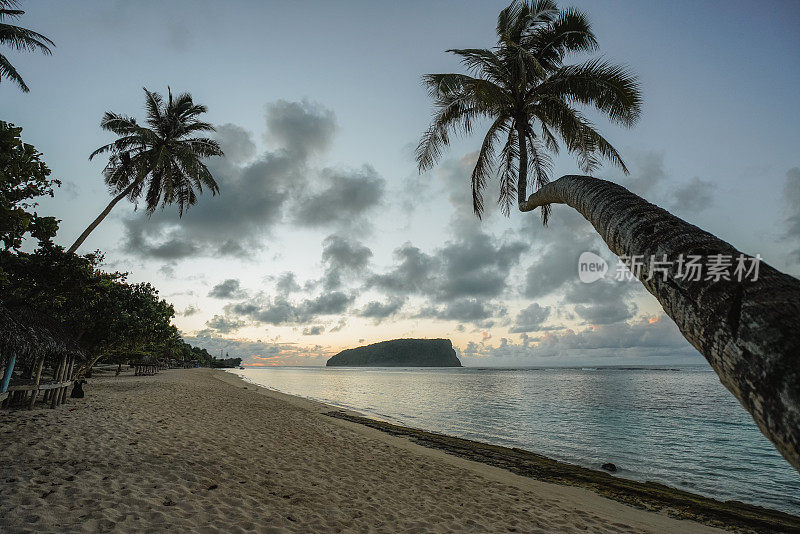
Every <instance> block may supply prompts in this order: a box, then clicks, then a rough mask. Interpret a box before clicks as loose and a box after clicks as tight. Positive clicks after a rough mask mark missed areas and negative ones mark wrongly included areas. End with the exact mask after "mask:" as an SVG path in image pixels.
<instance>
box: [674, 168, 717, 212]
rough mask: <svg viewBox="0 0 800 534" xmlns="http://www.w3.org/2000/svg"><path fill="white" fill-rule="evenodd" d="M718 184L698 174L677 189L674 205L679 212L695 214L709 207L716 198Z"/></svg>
mask: <svg viewBox="0 0 800 534" xmlns="http://www.w3.org/2000/svg"><path fill="white" fill-rule="evenodd" d="M715 189H716V186H715V185H714V184H713V183H711V182H709V181H707V180H701V179H700V178H697V177H696V176H695V177H694V178H692V179H691V180H690V181H689V183H687V184H685V185H682V186H681V187H678V188H677V189H675V192H674V197H675V199H674V202H673V203H672V207H673V209H674V210H675V211H677V212H679V213H686V214H694V213H698V212H700V211H703V210H704V209H706V208H708V207H709V206H710V205H711V203H712V201H713V200H714V190H715Z"/></svg>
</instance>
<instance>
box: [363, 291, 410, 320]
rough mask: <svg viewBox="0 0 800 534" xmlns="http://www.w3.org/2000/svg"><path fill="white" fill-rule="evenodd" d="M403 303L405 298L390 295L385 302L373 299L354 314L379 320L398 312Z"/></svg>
mask: <svg viewBox="0 0 800 534" xmlns="http://www.w3.org/2000/svg"><path fill="white" fill-rule="evenodd" d="M404 303H405V299H404V298H399V297H392V298H390V299H389V300H388V301H386V302H378V301H375V300H373V301H371V302H369V303H367V305H366V306H364V307H363V308H362V309H361V310H359V311H358V312H357V313H356V315H358V316H359V317H367V318H369V319H375V321H376V322H380V321H382V320H383V319H386V318H387V317H390V316H392V315H394V314H396V313H398V312H399V311H400V310H401V309H402V308H403V304H404Z"/></svg>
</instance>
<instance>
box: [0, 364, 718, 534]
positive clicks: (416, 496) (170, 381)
mask: <svg viewBox="0 0 800 534" xmlns="http://www.w3.org/2000/svg"><path fill="white" fill-rule="evenodd" d="M245 388H246V389H245ZM86 393H87V396H86V398H85V399H69V401H68V402H67V404H65V405H64V406H62V407H60V408H58V409H56V410H50V409H37V410H34V411H33V412H28V411H25V410H23V411H14V412H2V413H0V451H2V456H0V458H1V460H0V532H76V531H77V532H98V531H119V532H127V531H136V532H144V531H147V532H166V531H171V532H304V533H305V532H365V533H366V532H369V533H372V532H387V533H393V532H458V533H460V532H476V533H486V532H675V533H690V532H720V531H718V530H715V529H712V528H709V527H706V526H703V525H699V524H696V523H692V522H687V521H678V520H674V519H671V518H669V517H666V516H664V515H661V514H657V513H653V512H646V511H643V510H638V509H634V508H631V507H628V506H625V505H623V504H620V503H617V502H614V501H611V500H608V499H606V498H603V497H600V496H598V495H597V494H595V493H592V492H591V491H588V490H584V489H579V488H572V487H565V486H558V485H553V484H547V483H543V482H538V481H535V480H532V479H528V478H524V477H519V476H516V475H513V474H511V473H509V472H507V471H504V470H501V469H497V468H494V467H490V466H487V465H483V464H479V463H475V462H471V461H468V460H464V459H460V458H456V457H453V456H450V455H447V454H445V453H443V452H441V451H435V450H431V449H426V448H424V447H421V446H418V445H416V444H413V443H411V442H410V441H408V440H407V439H405V438H399V437H392V436H389V435H387V434H385V433H382V432H380V431H378V430H374V429H370V428H367V427H364V426H362V425H358V424H355V423H350V422H347V421H341V420H336V419H332V418H330V417H326V416H323V415H320V412H322V411H325V409H326V407H325V406H324V405H320V404H316V403H312V402H310V401H306V400H303V399H299V398H296V397H289V396H286V395H282V394H280V393H275V392H271V391H267V390H265V389H262V388H256V387H255V386H253V385H249V384H246V383H244V382H243V381H241V380H240V379H239V378H238V377H236V376H234V375H232V374H230V373H224V372H222V371H211V370H207V369H193V370H185V371H183V370H174V371H164V372H162V373H160V374H158V375H156V376H143V377H134V376H131V375H129V374H127V375H125V374H123V375H121V376H120V377H103V378H99V377H98V378H95V379H92V380H90V384H88V385H87V386H86Z"/></svg>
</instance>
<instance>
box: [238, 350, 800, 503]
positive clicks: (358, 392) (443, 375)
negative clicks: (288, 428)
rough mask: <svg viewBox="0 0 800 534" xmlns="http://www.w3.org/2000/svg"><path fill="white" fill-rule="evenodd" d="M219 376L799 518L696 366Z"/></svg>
mask: <svg viewBox="0 0 800 534" xmlns="http://www.w3.org/2000/svg"><path fill="white" fill-rule="evenodd" d="M231 372H233V373H235V374H237V375H239V376H241V377H243V378H244V379H245V380H247V381H248V382H251V383H253V384H255V385H258V386H262V387H266V388H269V389H273V390H276V391H280V392H283V393H287V394H291V395H296V396H300V397H305V398H308V399H312V400H316V401H320V402H324V403H327V404H331V405H333V406H336V407H340V408H343V409H347V410H352V411H356V412H359V413H362V414H364V415H366V416H369V417H374V418H378V419H382V420H385V421H388V422H392V423H396V424H400V425H404V426H409V427H414V428H419V429H422V430H427V431H432V432H439V433H443V434H448V435H453V436H457V437H462V438H467V439H471V440H476V441H483V442H487V443H493V444H497V445H503V446H506V447H518V448H522V449H525V450H529V451H532V452H535V453H537V454H542V455H545V456H548V457H551V458H553V459H556V460H559V461H563V462H568V463H573V464H577V465H581V466H585V467H589V468H593V469H600V466H601V465H602V464H604V463H606V462H611V463H614V464H615V465H616V467H617V472H616V473H615V476H620V477H623V478H629V479H633V480H639V481H652V482H660V483H663V484H666V485H668V486H671V487H675V488H679V489H683V490H686V491H691V492H694V493H698V494H701V495H706V496H708V497H713V498H716V499H719V500H723V501H724V500H736V501H741V502H745V503H749V504H754V505H759V506H764V507H766V508H772V509H776V510H780V511H783V512H787V513H791V514H795V515H800V477H798V476H797V472H796V471H795V470H794V469H793V468H792V467H791V466H790V465H789V464H788V463H787V462H786V461H785V460H784V459H783V458H782V457H781V456H780V454H779V453H778V452H777V451H776V450H775V448H774V446H773V445H772V444H771V443H770V442H769V441H768V440H767V439H766V438H765V437H764V436H763V435H762V434H761V432H760V431H759V430H758V428H757V427H756V425H755V424H754V423H753V421H752V419H751V417H750V415H749V414H748V413H747V412H746V411H745V410H744V408H742V407H741V406H740V405H739V403H738V401H737V400H736V399H735V398H734V397H733V396H732V395H731V394H730V393H729V392H728V391H727V390H726V389H725V388H724V387H723V386H722V384H720V382H719V379H718V378H717V375H716V374H715V373H714V372H713V370H712V369H711V368H710V367H709V366H708V365H705V364H698V365H656V366H638V365H632V366H577V367H576V366H570V367H461V368H405V367H359V368H355V367H333V368H331V367H288V366H286V367H280V366H276V367H267V368H258V369H254V368H249V369H245V370H232V371H231Z"/></svg>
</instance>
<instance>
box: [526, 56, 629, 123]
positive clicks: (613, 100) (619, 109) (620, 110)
mask: <svg viewBox="0 0 800 534" xmlns="http://www.w3.org/2000/svg"><path fill="white" fill-rule="evenodd" d="M536 93H537V94H538V95H548V96H555V97H559V98H565V99H568V100H570V101H573V102H579V103H581V104H586V105H591V106H594V107H595V108H597V109H598V110H599V111H602V112H603V113H604V114H605V115H607V116H608V118H609V119H611V120H612V121H613V122H616V123H618V124H622V125H623V126H628V127H630V126H633V124H635V123H636V121H637V120H638V119H639V115H640V113H641V108H642V96H641V92H640V87H639V81H638V79H637V78H636V76H635V75H634V74H632V73H631V72H630V71H629V70H627V69H626V68H624V67H622V66H618V65H612V64H610V63H607V62H604V61H602V60H600V59H594V60H591V61H587V62H586V63H583V64H581V65H571V66H567V67H562V68H561V69H559V71H558V72H556V73H555V74H554V75H553V76H551V77H550V78H549V79H548V80H547V81H545V82H543V83H542V84H541V85H540V86H539V87H538V88H537V89H536Z"/></svg>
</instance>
